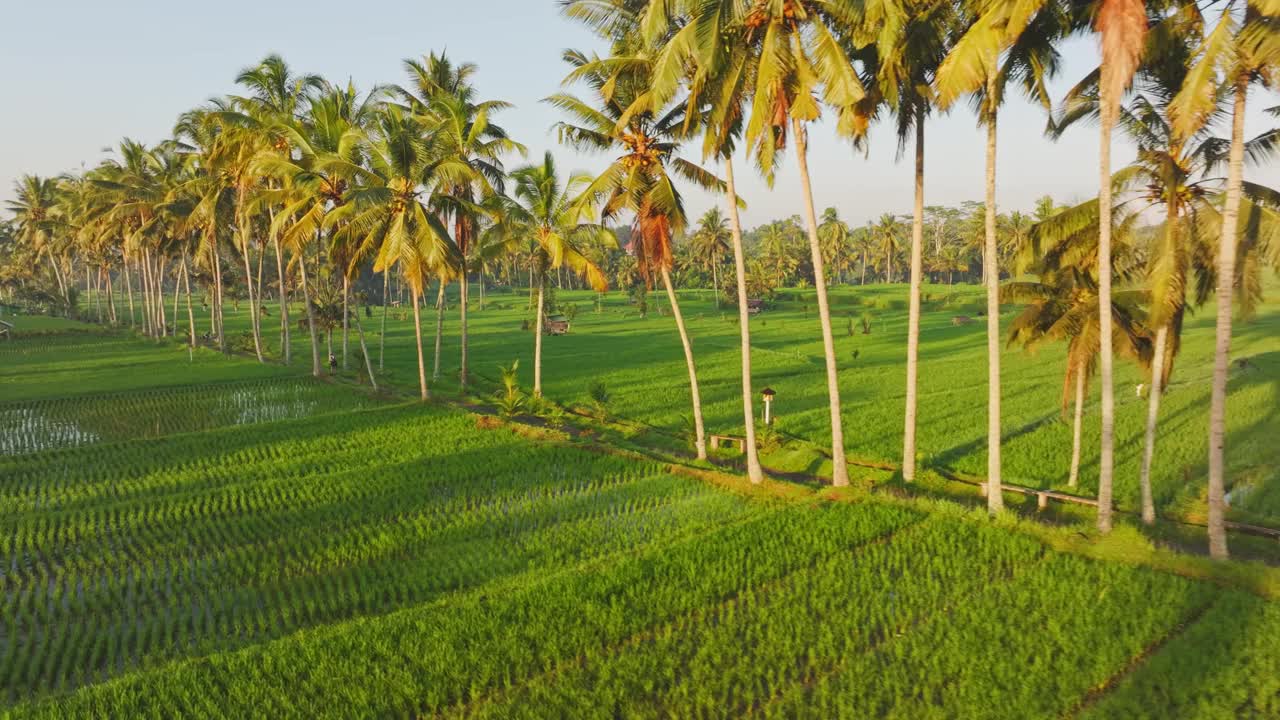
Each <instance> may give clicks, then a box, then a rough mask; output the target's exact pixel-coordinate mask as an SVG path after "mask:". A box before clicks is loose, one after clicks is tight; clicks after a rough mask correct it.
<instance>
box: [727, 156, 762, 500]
mask: <svg viewBox="0 0 1280 720" xmlns="http://www.w3.org/2000/svg"><path fill="white" fill-rule="evenodd" d="M724 184H725V204H726V205H728V206H729V234H730V236H731V237H732V239H733V267H734V273H735V274H736V277H737V281H738V331H739V334H740V336H741V339H742V422H743V429H744V432H745V436H746V437H745V445H746V447H747V477H748V478H749V479H750V480H751V482H752V483H757V484H758V483H761V482H764V470H763V468H761V467H760V456H759V454H758V453H757V452H756V418H755V410H754V409H753V407H752V404H753V403H752V400H753V398H752V395H751V325H750V322H751V315H750V313H748V312H747V262H746V257H745V255H744V253H743V251H742V224H741V222H740V221H739V219H738V193H737V190H736V189H735V186H734V183H733V158H732V157H729V156H725V158H724Z"/></svg>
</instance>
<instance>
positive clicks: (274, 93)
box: [236, 55, 347, 372]
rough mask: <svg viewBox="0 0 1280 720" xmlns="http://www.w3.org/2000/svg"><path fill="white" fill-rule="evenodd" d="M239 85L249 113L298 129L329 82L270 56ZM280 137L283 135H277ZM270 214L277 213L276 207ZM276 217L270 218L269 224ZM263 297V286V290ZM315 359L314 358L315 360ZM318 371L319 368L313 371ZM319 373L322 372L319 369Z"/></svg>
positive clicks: (280, 267)
mask: <svg viewBox="0 0 1280 720" xmlns="http://www.w3.org/2000/svg"><path fill="white" fill-rule="evenodd" d="M236 83H237V84H239V85H242V86H244V87H245V88H247V89H248V90H249V92H250V94H249V95H248V96H246V97H240V98H237V99H238V100H239V101H240V103H241V105H242V106H244V107H245V108H246V111H247V112H248V113H249V114H250V115H252V116H254V117H256V118H257V119H258V120H259V121H260V122H261V123H263V124H264V125H265V126H267V127H271V126H295V125H296V123H297V122H298V121H299V120H300V119H301V114H302V113H303V111H304V105H305V104H306V103H307V102H308V100H309V99H310V98H311V97H312V96H313V94H315V93H318V92H321V91H324V90H325V88H326V83H325V82H324V81H323V80H322V79H321V78H320V76H318V75H295V74H294V73H293V72H292V71H291V70H290V69H289V66H288V64H287V63H286V62H285V61H284V59H283V58H281V57H280V56H279V55H268V56H267V57H265V58H263V60H262V61H261V62H260V63H258V64H257V65H255V66H253V67H249V68H245V69H244V70H242V71H241V72H240V74H239V75H238V76H236ZM277 138H279V135H278V133H277ZM290 147H291V146H289V145H288V143H287V141H286V142H285V143H279V142H277V143H274V144H272V145H271V146H270V147H269V148H266V149H265V152H277V153H279V152H282V151H285V150H288V149H290ZM268 213H269V214H270V213H274V208H273V209H269V210H268ZM272 220H274V218H271V219H269V221H268V222H269V223H270V222H271V221H272ZM271 242H272V244H273V247H274V249H275V256H276V278H277V280H278V288H277V289H278V291H279V301H280V346H281V350H282V354H283V356H284V363H285V364H286V365H288V364H289V363H290V361H291V360H292V355H293V353H292V347H291V340H290V330H291V328H290V327H289V299H288V294H287V292H288V290H287V287H286V284H285V273H284V253H283V252H282V250H281V247H280V235H279V233H277V232H272V233H271ZM259 297H261V287H259ZM346 347H347V342H346V331H345V330H344V331H343V340H342V361H343V364H344V366H345V364H346ZM313 360H314V358H313ZM313 370H315V368H313ZM317 372H318V370H317Z"/></svg>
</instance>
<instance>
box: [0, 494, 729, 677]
mask: <svg viewBox="0 0 1280 720" xmlns="http://www.w3.org/2000/svg"><path fill="white" fill-rule="evenodd" d="M556 475H558V477H559V478H561V479H562V480H568V473H567V471H566V470H562V469H558V470H557V471H556ZM680 483H682V484H685V486H686V487H696V486H689V483H686V482H684V480H680ZM495 487H497V486H495ZM579 487H580V488H588V491H589V492H591V493H596V495H599V492H600V488H602V487H605V486H604V484H603V483H585V484H582V483H580V484H579ZM623 487H625V486H623ZM641 489H643V488H641ZM671 489H672V488H671V487H669V486H662V487H658V488H654V489H652V491H649V495H650V496H652V497H649V498H648V500H645V498H639V500H627V498H626V497H621V498H620V500H618V502H621V505H620V507H625V509H626V511H627V512H628V514H643V512H648V511H650V510H655V509H660V507H663V506H666V505H669V503H671V501H664V500H663V498H662V496H663V495H664V493H667V492H668V491H671ZM525 492H526V495H527V491H525ZM703 492H707V493H712V491H709V489H705V488H704V489H703ZM641 495H643V493H641ZM596 500H598V501H599V500H600V498H599V497H598V498H596ZM604 500H605V501H607V498H604ZM463 501H468V500H467V498H463ZM508 505H509V503H508ZM486 510H488V507H484V506H477V507H476V510H475V511H476V512H480V514H484V512H486ZM511 510H515V509H511ZM526 510H538V511H541V512H544V514H549V515H553V516H559V518H561V519H563V520H568V519H567V518H564V511H563V510H562V509H557V507H552V506H549V505H548V503H547V502H543V503H529V505H526ZM582 511H584V512H586V516H585V518H584V519H580V520H577V521H579V523H582V524H588V525H591V524H595V525H598V527H600V530H599V532H595V533H593V534H591V537H590V539H582V541H581V542H580V544H579V546H577V551H579V552H602V548H604V547H607V546H608V543H607V541H608V539H609V538H611V537H612V538H617V529H616V528H614V527H612V525H611V524H609V518H611V515H603V516H602V515H600V514H599V512H596V515H595V516H593V515H591V506H590V503H584V505H582ZM471 524H472V527H474V528H475V529H476V530H477V533H479V534H481V536H485V537H489V536H493V534H494V533H493V532H492V528H486V527H485V523H484V521H475V520H472V523H471ZM517 524H518V525H522V527H525V528H527V532H530V533H547V532H548V528H545V527H544V525H543V524H541V523H538V521H526V523H517ZM404 534H406V536H407V537H408V539H415V541H416V542H419V543H420V544H421V546H422V547H421V548H417V550H415V548H407V550H406V548H403V547H401V548H394V547H393V548H383V553H381V555H383V557H381V561H380V562H378V564H375V565H371V566H366V569H365V573H375V571H376V573H381V574H384V579H383V582H380V583H375V584H376V585H378V587H379V589H378V591H374V592H370V591H365V592H362V593H361V596H360V602H358V606H357V610H360V611H372V610H374V609H383V607H384V606H385V605H387V603H397V602H407V601H410V600H413V598H420V597H422V596H424V593H429V592H443V591H447V589H456V588H458V587H468V585H470V584H472V583H474V582H476V580H475V578H474V577H479V578H484V577H485V575H486V574H485V573H477V571H476V568H475V564H472V565H468V566H465V568H458V569H457V571H454V573H453V574H452V577H442V574H440V573H439V570H438V568H440V562H428V564H425V565H422V568H424V569H426V570H428V571H429V574H426V575H425V577H424V584H421V585H420V587H419V589H420V591H421V592H417V593H413V592H411V589H412V584H406V579H404V577H403V573H402V564H401V561H402V559H403V555H404V553H406V552H408V555H410V556H421V551H424V550H429V548H431V547H433V546H435V544H436V543H433V542H424V541H422V539H421V538H420V532H419V528H413V527H411V525H408V524H406V533H404ZM577 534H579V536H580V537H581V536H582V533H581V532H579V533H577ZM645 534H648V536H653V534H654V533H653V532H652V530H646V532H645ZM280 536H282V537H292V536H291V533H282V534H280ZM315 537H317V538H321V539H323V538H324V537H325V536H324V534H319V536H315ZM457 539H462V538H457ZM499 539H500V541H502V542H500V543H498V544H495V546H494V547H486V548H485V551H484V552H483V553H479V555H477V556H476V557H474V560H483V559H484V557H492V556H495V555H500V553H502V552H511V550H509V544H507V543H509V542H511V539H512V538H511V537H504V538H499ZM636 541H637V538H636V537H631V538H628V539H627V541H626V542H636ZM564 542H566V539H564V538H563V537H557V538H556V539H554V541H547V539H544V541H543V542H541V543H538V542H532V541H525V542H524V543H520V544H521V546H522V547H525V548H526V550H525V553H524V555H525V557H524V562H522V564H521V565H518V566H512V568H511V570H518V569H522V568H524V566H527V564H529V562H531V561H534V559H535V553H534V552H532V550H530V548H538V547H541V546H545V544H554V546H557V552H556V553H550V552H544V555H545V556H548V557H553V556H554V557H559V556H562V555H563V553H564V552H567V551H566V548H564V546H563V543H564ZM444 547H448V546H444ZM544 550H545V548H544ZM308 552H314V550H312V548H302V547H293V548H288V550H287V551H285V552H280V553H271V552H265V553H264V552H262V551H261V548H253V551H252V552H246V553H243V555H242V557H241V559H242V560H243V561H244V562H246V564H247V565H248V566H251V569H252V577H253V578H256V579H262V578H269V577H280V578H289V577H292V575H293V573H294V571H297V569H296V570H294V571H291V570H288V569H285V568H278V566H275V565H274V564H273V562H271V561H266V562H264V560H262V559H264V557H271V559H275V557H279V559H283V560H285V561H287V560H289V559H291V557H293V556H298V557H306V556H307V553H308ZM453 555H454V552H452V551H449V552H445V553H443V555H440V557H439V560H440V561H447V560H449V559H451V556H453ZM517 555H518V553H517ZM366 559H367V557H362V556H360V553H355V556H353V557H348V559H347V560H348V561H351V562H361V561H362V560H366ZM220 560H221V561H225V560H227V559H225V557H221V559H220ZM342 565H346V562H343V564H342ZM342 565H339V569H340V568H342ZM305 566H306V562H305V564H303V568H305ZM228 569H230V570H236V564H234V562H225V565H220V566H219V570H220V571H219V573H218V575H219V577H214V578H207V577H206V578H201V583H200V585H197V588H207V587H209V585H211V584H212V585H223V587H227V583H228V582H236V580H237V579H236V578H229V577H223V570H228ZM376 573H375V574H376ZM179 574H180V570H178V569H177V568H175V566H172V565H161V564H160V562H159V561H155V560H151V561H143V562H142V564H141V565H138V566H137V569H129V570H124V571H123V575H116V574H114V573H111V574H108V575H106V578H105V579H101V580H100V584H96V585H95V584H93V583H88V591H86V592H84V597H88V596H91V594H92V596H93V603H92V605H93V610H92V612H93V614H95V615H97V616H110V615H111V612H113V611H114V612H115V614H119V615H123V616H125V618H134V616H136V615H137V614H138V612H143V611H145V612H150V614H152V615H155V614H156V612H160V616H161V618H164V616H168V615H170V614H172V612H166V611H164V610H163V609H164V607H173V606H178V607H186V606H187V603H188V598H187V596H184V594H182V596H179V597H174V594H175V592H177V591H179V589H182V588H183V587H184V583H182V582H180V580H178V579H175V577H177V575H179ZM192 575H197V574H196V573H188V577H192ZM445 575H448V573H445ZM283 587H284V588H288V587H289V585H283ZM99 589H101V591H102V592H101V593H99V592H96V591H99ZM282 592H283V591H282ZM404 593H410V594H404ZM100 594H105V596H106V597H100ZM18 597H26V598H28V600H29V602H31V603H33V605H35V606H36V607H37V609H56V607H59V603H58V602H56V601H51V602H46V600H47V598H46V597H45V593H44V592H42V589H41V588H40V587H37V588H35V589H33V592H29V593H19V594H18ZM113 598H114V601H113ZM161 602H164V605H161ZM81 605H82V603H77V606H76V607H74V609H73V610H76V611H77V612H81V611H83V607H81ZM252 605H260V606H261V610H260V612H259V614H252V615H250V616H248V619H244V616H243V614H244V610H243V609H244V607H246V606H252ZM310 605H315V603H310ZM233 607H234V609H236V611H234V615H236V619H237V620H236V621H237V623H239V624H241V625H243V626H246V628H250V629H252V630H251V632H250V633H248V635H250V637H259V635H260V634H261V633H274V632H283V630H285V629H291V628H294V626H296V625H297V624H298V623H300V621H306V620H310V619H314V616H315V610H312V611H308V612H303V614H297V615H296V614H293V612H292V611H291V610H288V609H287V610H285V611H284V615H283V616H278V618H270V616H269V615H268V614H269V612H271V607H273V606H271V603H270V593H268V597H266V598H264V597H257V598H255V600H253V601H251V602H244V603H237V605H236V606H233ZM349 614H351V609H347V610H346V612H344V614H339V615H340V616H349ZM70 615H72V616H76V614H74V612H73V614H70ZM329 615H332V612H330V614H329ZM6 616H8V618H13V616H12V615H8V614H6ZM298 618H301V619H302V620H300V619H298ZM63 620H64V618H59V616H58V614H56V612H54V614H52V615H50V614H49V612H46V611H44V610H41V611H37V612H36V614H35V616H33V618H27V619H24V620H20V619H19V620H18V623H17V624H18V625H20V626H23V628H49V626H59V625H60V624H61V621H63ZM150 628H151V626H150V625H142V626H141V629H140V630H138V632H137V633H134V634H138V633H141V638H142V639H138V638H133V637H132V635H131V639H132V642H131V647H134V646H136V647H138V648H141V650H138V651H137V652H138V653H141V655H147V653H155V652H161V653H163V648H161V650H160V651H157V650H156V648H154V647H152V646H151V643H150V641H147V639H146V638H147V637H150V635H148V634H147V630H148V629H150ZM150 632H152V633H154V632H155V630H154V629H152V630H150Z"/></svg>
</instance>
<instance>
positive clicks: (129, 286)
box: [120, 257, 137, 327]
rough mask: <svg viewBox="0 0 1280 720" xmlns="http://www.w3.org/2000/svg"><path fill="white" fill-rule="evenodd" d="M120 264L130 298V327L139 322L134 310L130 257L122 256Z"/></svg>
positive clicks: (125, 292) (125, 290) (125, 289)
mask: <svg viewBox="0 0 1280 720" xmlns="http://www.w3.org/2000/svg"><path fill="white" fill-rule="evenodd" d="M120 265H121V267H123V268H124V294H125V295H126V296H128V298H129V327H133V326H134V325H136V324H137V320H136V319H135V316H134V310H133V281H131V280H130V279H129V258H127V257H121V259H120Z"/></svg>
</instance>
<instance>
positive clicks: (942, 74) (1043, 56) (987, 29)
mask: <svg viewBox="0 0 1280 720" xmlns="http://www.w3.org/2000/svg"><path fill="white" fill-rule="evenodd" d="M976 10H977V12H974V13H972V20H971V23H970V24H969V27H968V29H967V30H966V31H965V33H964V34H963V35H962V36H961V37H960V39H959V40H957V41H956V43H955V46H954V47H953V48H952V50H951V52H950V53H949V54H948V55H947V57H946V59H945V60H943V62H942V64H941V65H940V66H939V67H938V72H937V77H936V80H935V85H936V87H937V92H938V101H939V105H940V106H941V107H943V108H947V107H950V106H951V105H952V104H953V103H954V102H955V101H956V100H957V99H958V98H959V97H961V96H962V95H965V94H968V93H972V94H973V95H974V99H975V103H976V104H977V107H978V120H979V122H980V123H981V124H982V125H984V126H985V127H986V129H987V147H986V166H987V177H986V207H985V217H984V219H983V220H984V221H983V230H984V232H983V235H984V240H985V242H984V250H985V252H984V256H983V273H984V275H986V286H987V483H988V484H987V491H986V492H987V508H988V510H989V511H990V512H991V513H993V514H994V513H998V512H1000V511H1001V510H1003V509H1004V498H1003V497H1002V495H1001V487H1002V485H1001V481H1000V273H999V270H998V266H997V257H998V251H997V246H996V123H997V120H998V117H999V110H1000V105H1001V104H1002V102H1003V100H1004V92H1005V89H1006V86H1007V85H1008V83H1009V81H1011V80H1012V81H1014V82H1017V83H1019V84H1020V85H1021V87H1022V89H1023V91H1024V92H1025V93H1026V94H1028V95H1030V96H1032V97H1034V98H1035V99H1036V100H1038V101H1039V102H1040V103H1041V105H1043V106H1044V107H1045V108H1048V107H1049V95H1048V91H1047V89H1046V88H1045V85H1044V83H1045V79H1046V78H1047V77H1048V76H1049V75H1051V74H1052V73H1053V72H1054V71H1055V70H1056V68H1057V63H1058V54H1057V51H1056V50H1055V49H1054V47H1053V43H1054V42H1055V40H1057V38H1059V37H1061V36H1062V34H1063V33H1064V31H1065V29H1066V28H1065V26H1066V19H1065V18H1064V17H1063V16H1062V13H1061V8H1060V7H1058V6H1057V5H1056V4H1052V3H1047V2H1045V3H1040V4H1039V5H1038V6H1036V7H1033V8H1026V7H1023V6H1022V5H1020V4H1019V3H1016V2H1013V0H996V1H995V2H990V3H984V4H980V5H979V6H978V7H977V8H976ZM1002 58H1003V60H1002Z"/></svg>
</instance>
